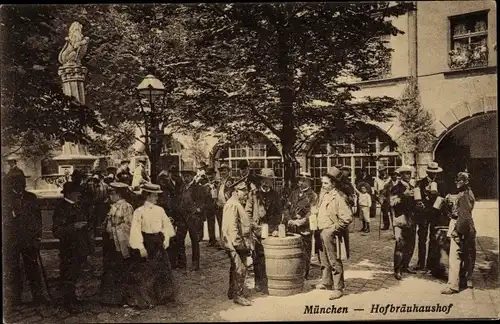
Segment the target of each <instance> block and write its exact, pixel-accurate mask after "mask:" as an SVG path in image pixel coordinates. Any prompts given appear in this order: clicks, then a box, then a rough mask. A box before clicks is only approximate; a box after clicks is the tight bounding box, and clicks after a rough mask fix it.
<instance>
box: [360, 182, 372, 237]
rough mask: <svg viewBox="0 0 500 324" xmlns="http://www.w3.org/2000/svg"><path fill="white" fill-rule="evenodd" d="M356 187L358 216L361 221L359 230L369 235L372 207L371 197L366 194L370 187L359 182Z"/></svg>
mask: <svg viewBox="0 0 500 324" xmlns="http://www.w3.org/2000/svg"><path fill="white" fill-rule="evenodd" d="M358 186H359V192H358V208H359V216H360V217H361V220H362V221H363V228H362V229H361V230H360V232H364V233H370V208H371V206H372V196H371V195H370V193H369V192H368V188H369V187H370V185H368V184H367V183H364V182H361V183H359V185H358Z"/></svg>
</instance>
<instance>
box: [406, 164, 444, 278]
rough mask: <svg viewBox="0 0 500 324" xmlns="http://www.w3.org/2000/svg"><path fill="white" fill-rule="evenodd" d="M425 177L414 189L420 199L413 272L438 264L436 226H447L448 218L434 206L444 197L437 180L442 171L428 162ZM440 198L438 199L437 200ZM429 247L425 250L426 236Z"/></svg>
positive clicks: (416, 215)
mask: <svg viewBox="0 0 500 324" xmlns="http://www.w3.org/2000/svg"><path fill="white" fill-rule="evenodd" d="M425 171H426V177H425V178H423V179H421V180H419V181H417V183H416V187H417V188H418V190H419V191H420V196H421V199H417V200H416V206H415V213H414V215H415V221H414V222H415V225H416V227H417V233H416V234H417V237H418V245H417V249H418V260H417V264H416V265H415V267H413V270H416V271H427V270H432V269H434V267H435V266H436V265H437V263H438V262H439V255H436V254H437V253H438V250H437V248H438V242H437V241H436V232H437V229H436V227H437V226H447V225H448V218H447V217H446V216H445V215H443V212H442V210H441V209H438V208H435V207H437V206H434V204H435V203H436V200H437V199H442V198H444V197H445V196H446V193H447V192H446V188H445V185H444V183H443V182H442V181H441V180H440V179H439V174H440V173H441V172H442V171H443V169H442V168H441V167H440V166H439V165H438V164H437V163H436V162H429V164H428V165H427V167H426V170H425ZM438 197H440V198H438ZM428 234H429V246H428V248H427V235H428Z"/></svg>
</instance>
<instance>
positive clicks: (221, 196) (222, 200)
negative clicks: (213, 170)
mask: <svg viewBox="0 0 500 324" xmlns="http://www.w3.org/2000/svg"><path fill="white" fill-rule="evenodd" d="M226 181H227V178H226V179H221V182H220V186H219V193H218V194H217V205H219V206H221V207H223V206H224V204H225V203H226V196H225V195H224V191H225V190H226Z"/></svg>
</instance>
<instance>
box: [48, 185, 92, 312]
mask: <svg viewBox="0 0 500 324" xmlns="http://www.w3.org/2000/svg"><path fill="white" fill-rule="evenodd" d="M62 193H63V195H64V200H63V201H61V203H60V204H59V205H58V206H57V207H56V209H55V211H54V216H53V225H52V232H53V233H54V236H55V237H56V238H58V239H59V256H60V259H61V263H60V268H59V269H60V279H61V286H62V290H63V294H64V295H63V300H64V304H65V307H66V309H67V310H68V312H70V313H73V312H78V311H80V310H79V309H78V307H77V305H78V299H77V296H76V283H77V281H78V278H79V277H80V273H81V269H82V267H83V265H84V263H85V260H86V258H87V256H89V255H90V254H91V252H92V248H93V247H92V242H91V235H90V231H91V229H90V224H89V222H88V219H87V217H86V216H87V215H86V213H84V212H82V208H81V204H80V196H81V187H80V186H79V185H77V184H76V183H73V182H66V183H65V184H64V186H63V190H62Z"/></svg>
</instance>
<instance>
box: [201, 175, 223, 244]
mask: <svg viewBox="0 0 500 324" xmlns="http://www.w3.org/2000/svg"><path fill="white" fill-rule="evenodd" d="M205 175H206V177H207V182H206V183H205V184H204V185H203V186H204V187H205V190H207V192H208V194H209V195H210V198H211V199H210V200H209V201H208V203H207V205H206V209H205V210H204V213H205V219H206V220H207V227H208V246H213V247H215V246H216V244H217V241H216V238H215V218H216V214H217V188H218V186H219V185H218V181H217V180H216V179H215V169H214V168H212V167H209V168H207V170H206V173H205ZM220 225H221V224H219V233H220V229H221V227H220Z"/></svg>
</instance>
